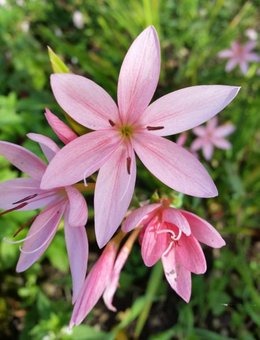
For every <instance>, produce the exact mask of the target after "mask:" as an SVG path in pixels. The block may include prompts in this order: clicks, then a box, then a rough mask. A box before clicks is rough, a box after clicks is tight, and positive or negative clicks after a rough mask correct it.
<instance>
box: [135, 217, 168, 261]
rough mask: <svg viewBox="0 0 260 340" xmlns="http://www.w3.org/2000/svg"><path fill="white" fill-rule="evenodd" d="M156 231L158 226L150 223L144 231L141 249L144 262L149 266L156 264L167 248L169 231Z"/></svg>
mask: <svg viewBox="0 0 260 340" xmlns="http://www.w3.org/2000/svg"><path fill="white" fill-rule="evenodd" d="M162 229H163V226H162ZM156 231H157V229H156V227H155V226H153V225H151V224H149V225H148V226H147V228H146V229H145V232H144V236H143V240H142V248H141V251H142V258H143V261H144V264H145V265H146V266H147V267H152V266H153V265H155V263H156V262H157V261H159V260H160V258H161V257H162V255H163V253H164V252H165V250H166V249H167V240H168V238H167V233H157V232H156ZM158 231H160V229H158Z"/></svg>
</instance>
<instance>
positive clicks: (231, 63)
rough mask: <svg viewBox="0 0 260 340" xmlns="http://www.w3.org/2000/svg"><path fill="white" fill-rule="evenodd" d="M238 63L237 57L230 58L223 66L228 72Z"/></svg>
mask: <svg viewBox="0 0 260 340" xmlns="http://www.w3.org/2000/svg"><path fill="white" fill-rule="evenodd" d="M237 65H238V61H237V59H235V58H234V59H230V60H229V61H228V62H227V64H226V67H225V70H226V72H230V71H232V70H233V69H234V68H235V67H236V66H237Z"/></svg>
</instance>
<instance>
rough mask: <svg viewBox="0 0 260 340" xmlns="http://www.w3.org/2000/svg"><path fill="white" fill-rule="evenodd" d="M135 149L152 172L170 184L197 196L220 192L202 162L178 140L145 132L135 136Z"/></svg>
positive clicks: (212, 194) (208, 195)
mask: <svg viewBox="0 0 260 340" xmlns="http://www.w3.org/2000/svg"><path fill="white" fill-rule="evenodd" d="M134 149H135V151H136V152H137V154H138V156H139V157H140V159H141V161H142V162H143V163H144V165H145V166H146V167H147V168H148V169H149V170H150V171H151V172H152V173H153V175H154V176H156V177H157V178H158V179H159V180H160V181H162V182H163V183H165V184H166V185H168V186H169V187H170V188H172V189H174V190H177V191H180V192H183V193H185V194H188V195H192V196H198V197H214V196H216V195H217V189H216V187H215V185H214V183H213V181H212V179H211V177H210V176H209V174H208V173H207V171H206V170H205V168H204V167H203V166H202V164H201V163H200V162H199V161H198V160H197V159H196V158H195V157H194V156H193V155H192V154H191V153H190V152H188V151H186V150H185V149H184V148H182V147H180V146H178V145H176V144H175V143H173V142H171V141H169V140H167V139H164V138H161V137H158V136H154V135H152V134H148V133H142V134H139V135H136V136H135V140H134Z"/></svg>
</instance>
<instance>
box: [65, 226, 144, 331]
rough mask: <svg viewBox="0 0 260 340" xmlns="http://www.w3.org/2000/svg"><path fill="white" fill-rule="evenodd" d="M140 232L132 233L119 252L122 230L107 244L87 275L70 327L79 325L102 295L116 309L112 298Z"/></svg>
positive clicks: (109, 307)
mask: <svg viewBox="0 0 260 340" xmlns="http://www.w3.org/2000/svg"><path fill="white" fill-rule="evenodd" d="M138 233H139V231H138V230H137V233H132V234H131V235H130V237H129V238H128V240H127V241H126V242H125V244H124V245H123V246H122V248H121V249H120V251H119V253H118V254H117V252H118V248H119V245H120V242H121V240H122V238H123V237H124V234H123V233H122V232H121V233H119V234H118V235H116V236H115V237H114V238H113V239H112V240H111V241H110V242H109V243H108V244H107V245H106V247H105V249H104V250H103V252H102V254H101V256H100V257H99V259H98V260H97V262H96V263H95V264H94V266H93V267H92V269H91V271H90V272H89V274H88V275H87V277H86V280H85V283H84V286H83V288H82V290H81V293H80V295H79V297H78V299H77V301H76V303H75V306H74V309H73V313H72V316H71V321H70V327H73V326H74V325H79V324H80V323H81V322H82V321H83V319H85V317H86V316H87V315H88V313H89V312H90V311H91V310H92V309H93V307H94V306H95V305H96V303H97V302H98V300H99V299H100V298H101V296H102V295H103V299H104V302H105V304H106V306H107V307H108V309H110V310H112V311H116V308H115V307H114V306H113V304H112V300H113V297H114V294H115V292H116V289H117V287H118V283H119V278H120V273H121V270H122V268H123V266H124V265H125V262H126V260H127V258H128V256H129V254H130V252H131V249H132V246H133V244H134V241H135V239H136V237H137V235H138Z"/></svg>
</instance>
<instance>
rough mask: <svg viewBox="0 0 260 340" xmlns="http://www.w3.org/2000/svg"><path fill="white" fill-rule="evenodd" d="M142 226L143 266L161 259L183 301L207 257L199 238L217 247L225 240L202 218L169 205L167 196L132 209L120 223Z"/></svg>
mask: <svg viewBox="0 0 260 340" xmlns="http://www.w3.org/2000/svg"><path fill="white" fill-rule="evenodd" d="M136 227H139V228H140V227H142V232H141V234H140V238H139V239H140V242H141V252H142V257H143V260H144V263H145V265H146V266H148V267H150V266H153V265H154V264H155V263H156V262H157V261H159V260H160V259H161V261H162V264H163V269H164V273H165V277H166V279H167V281H168V282H169V284H170V286H171V287H172V288H173V289H174V290H175V291H176V293H177V294H178V295H179V296H181V297H182V298H183V299H184V300H185V301H186V302H189V300H190V296H191V273H194V274H203V273H205V271H206V268H207V266H206V260H205V256H204V254H203V251H202V248H201V246H200V244H199V242H201V243H204V244H206V245H208V246H210V247H213V248H220V247H223V246H224V245H225V241H224V240H223V239H222V237H221V236H220V235H219V233H218V232H217V231H216V230H215V229H214V228H213V227H212V226H211V225H210V224H209V223H208V222H206V221H205V220H203V219H202V218H200V217H198V216H196V215H194V214H192V213H190V212H188V211H185V210H180V209H175V208H171V207H170V206H169V202H168V201H167V200H163V201H162V203H161V204H150V205H147V206H144V207H141V208H139V209H136V210H135V211H133V212H132V213H131V214H130V215H129V217H128V218H127V219H126V220H125V222H124V223H123V225H122V229H123V231H125V232H129V231H131V230H132V229H134V228H136Z"/></svg>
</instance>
